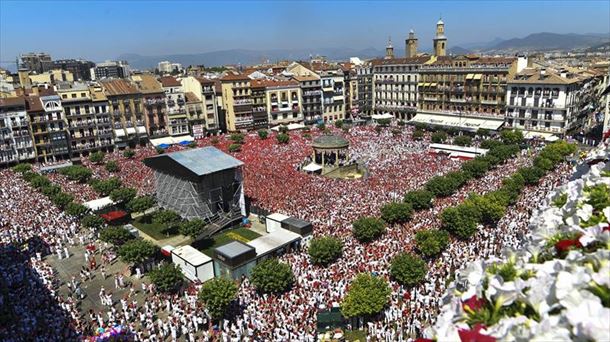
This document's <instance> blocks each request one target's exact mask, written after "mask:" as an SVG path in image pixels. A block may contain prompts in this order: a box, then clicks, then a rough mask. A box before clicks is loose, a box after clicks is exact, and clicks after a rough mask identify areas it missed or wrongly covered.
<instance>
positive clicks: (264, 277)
mask: <svg viewBox="0 0 610 342" xmlns="http://www.w3.org/2000/svg"><path fill="white" fill-rule="evenodd" d="M251 279H252V284H254V286H255V287H256V289H257V290H259V291H261V292H264V293H279V292H282V291H284V290H286V289H288V288H289V287H290V286H292V283H294V275H293V274H292V269H291V268H290V265H288V264H286V263H283V262H279V261H278V260H277V259H266V260H265V261H263V262H261V263H259V264H257V265H256V266H254V268H253V269H252V276H251Z"/></svg>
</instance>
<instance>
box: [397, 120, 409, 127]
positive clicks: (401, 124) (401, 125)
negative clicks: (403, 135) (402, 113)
mask: <svg viewBox="0 0 610 342" xmlns="http://www.w3.org/2000/svg"><path fill="white" fill-rule="evenodd" d="M397 124H398V126H400V127H404V126H405V125H406V124H407V123H406V122H405V121H404V120H398V122H397Z"/></svg>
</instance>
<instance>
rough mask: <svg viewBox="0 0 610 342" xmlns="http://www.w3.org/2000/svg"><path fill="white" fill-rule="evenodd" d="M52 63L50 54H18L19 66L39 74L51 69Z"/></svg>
mask: <svg viewBox="0 0 610 342" xmlns="http://www.w3.org/2000/svg"><path fill="white" fill-rule="evenodd" d="M52 63H53V61H52V59H51V55H49V54H48V53H44V52H30V53H24V54H22V55H21V56H19V68H24V69H26V70H28V71H33V72H36V73H39V74H40V73H43V72H45V71H48V70H51V69H52Z"/></svg>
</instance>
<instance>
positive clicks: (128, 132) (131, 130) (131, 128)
mask: <svg viewBox="0 0 610 342" xmlns="http://www.w3.org/2000/svg"><path fill="white" fill-rule="evenodd" d="M127 134H136V129H135V128H133V127H127Z"/></svg>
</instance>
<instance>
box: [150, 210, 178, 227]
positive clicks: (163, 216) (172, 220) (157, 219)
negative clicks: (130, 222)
mask: <svg viewBox="0 0 610 342" xmlns="http://www.w3.org/2000/svg"><path fill="white" fill-rule="evenodd" d="M180 220H182V219H181V217H180V215H178V213H177V212H175V211H173V210H159V211H157V212H155V213H154V214H153V216H152V221H153V222H154V223H156V224H162V225H165V226H168V227H173V226H175V225H177V224H178V223H180Z"/></svg>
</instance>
